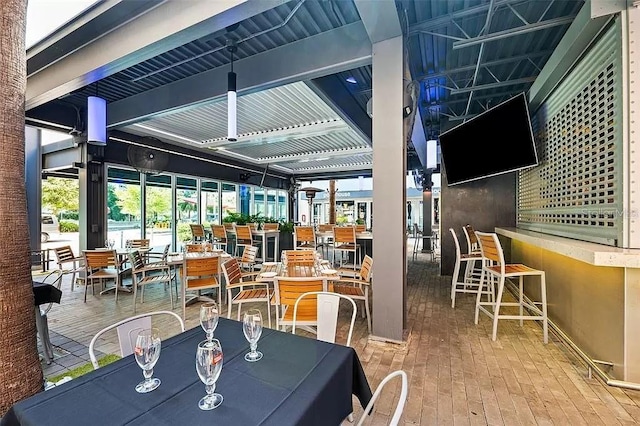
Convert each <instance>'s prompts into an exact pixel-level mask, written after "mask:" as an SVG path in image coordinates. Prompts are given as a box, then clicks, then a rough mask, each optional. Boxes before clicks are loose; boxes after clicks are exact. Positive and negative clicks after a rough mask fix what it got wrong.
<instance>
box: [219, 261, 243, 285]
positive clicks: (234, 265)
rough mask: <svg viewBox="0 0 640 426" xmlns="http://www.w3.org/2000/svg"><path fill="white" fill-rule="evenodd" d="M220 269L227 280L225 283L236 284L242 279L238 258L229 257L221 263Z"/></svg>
mask: <svg viewBox="0 0 640 426" xmlns="http://www.w3.org/2000/svg"><path fill="white" fill-rule="evenodd" d="M222 271H223V272H224V278H225V280H226V281H227V285H230V284H237V283H239V282H240V281H242V270H241V269H240V263H238V259H236V258H231V259H229V260H227V261H226V262H224V263H223V264H222Z"/></svg>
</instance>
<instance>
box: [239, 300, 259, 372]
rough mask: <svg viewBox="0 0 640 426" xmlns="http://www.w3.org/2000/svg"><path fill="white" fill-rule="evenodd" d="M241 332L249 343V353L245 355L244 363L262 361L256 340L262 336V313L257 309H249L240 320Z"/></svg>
mask: <svg viewBox="0 0 640 426" xmlns="http://www.w3.org/2000/svg"><path fill="white" fill-rule="evenodd" d="M242 331H244V337H246V338H247V340H248V341H249V347H250V348H251V352H249V353H247V354H245V356H244V359H245V361H249V362H256V361H260V360H261V359H262V352H260V351H258V350H256V349H257V348H258V340H259V339H260V335H261V334H262V313H261V312H260V311H259V310H258V309H249V310H248V311H247V312H245V314H244V317H243V319H242Z"/></svg>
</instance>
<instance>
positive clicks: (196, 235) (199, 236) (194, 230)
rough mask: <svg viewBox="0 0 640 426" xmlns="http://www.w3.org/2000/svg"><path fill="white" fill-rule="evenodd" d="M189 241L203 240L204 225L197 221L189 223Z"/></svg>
mask: <svg viewBox="0 0 640 426" xmlns="http://www.w3.org/2000/svg"><path fill="white" fill-rule="evenodd" d="M189 226H190V227H191V242H194V243H195V242H198V241H204V240H205V237H206V235H205V233H204V226H203V225H202V224H199V223H191V224H190V225H189Z"/></svg>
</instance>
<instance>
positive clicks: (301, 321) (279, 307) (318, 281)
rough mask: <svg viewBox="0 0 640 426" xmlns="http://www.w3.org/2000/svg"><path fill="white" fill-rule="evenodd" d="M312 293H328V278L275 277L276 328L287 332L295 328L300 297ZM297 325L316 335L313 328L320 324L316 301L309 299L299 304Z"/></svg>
mask: <svg viewBox="0 0 640 426" xmlns="http://www.w3.org/2000/svg"><path fill="white" fill-rule="evenodd" d="M310 291H327V278H326V277H275V279H274V293H275V303H276V328H278V329H281V330H282V331H287V326H293V311H294V306H295V304H296V301H297V300H298V297H300V296H301V295H302V294H304V293H307V292H310ZM296 314H297V318H296V325H297V326H300V328H304V329H305V330H307V331H309V332H311V333H314V334H315V333H316V330H315V329H314V328H313V327H315V326H316V325H317V323H318V307H317V301H316V300H315V299H307V300H304V301H302V302H301V303H299V304H298V310H297V312H296Z"/></svg>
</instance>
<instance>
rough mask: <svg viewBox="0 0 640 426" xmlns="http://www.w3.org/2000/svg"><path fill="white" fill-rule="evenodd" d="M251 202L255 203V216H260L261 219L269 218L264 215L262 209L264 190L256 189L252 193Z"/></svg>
mask: <svg viewBox="0 0 640 426" xmlns="http://www.w3.org/2000/svg"><path fill="white" fill-rule="evenodd" d="M253 200H254V202H255V207H254V210H253V211H254V212H255V214H256V215H260V216H263V217H271V215H268V214H266V212H265V208H264V189H263V188H256V189H255V190H254V191H253Z"/></svg>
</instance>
